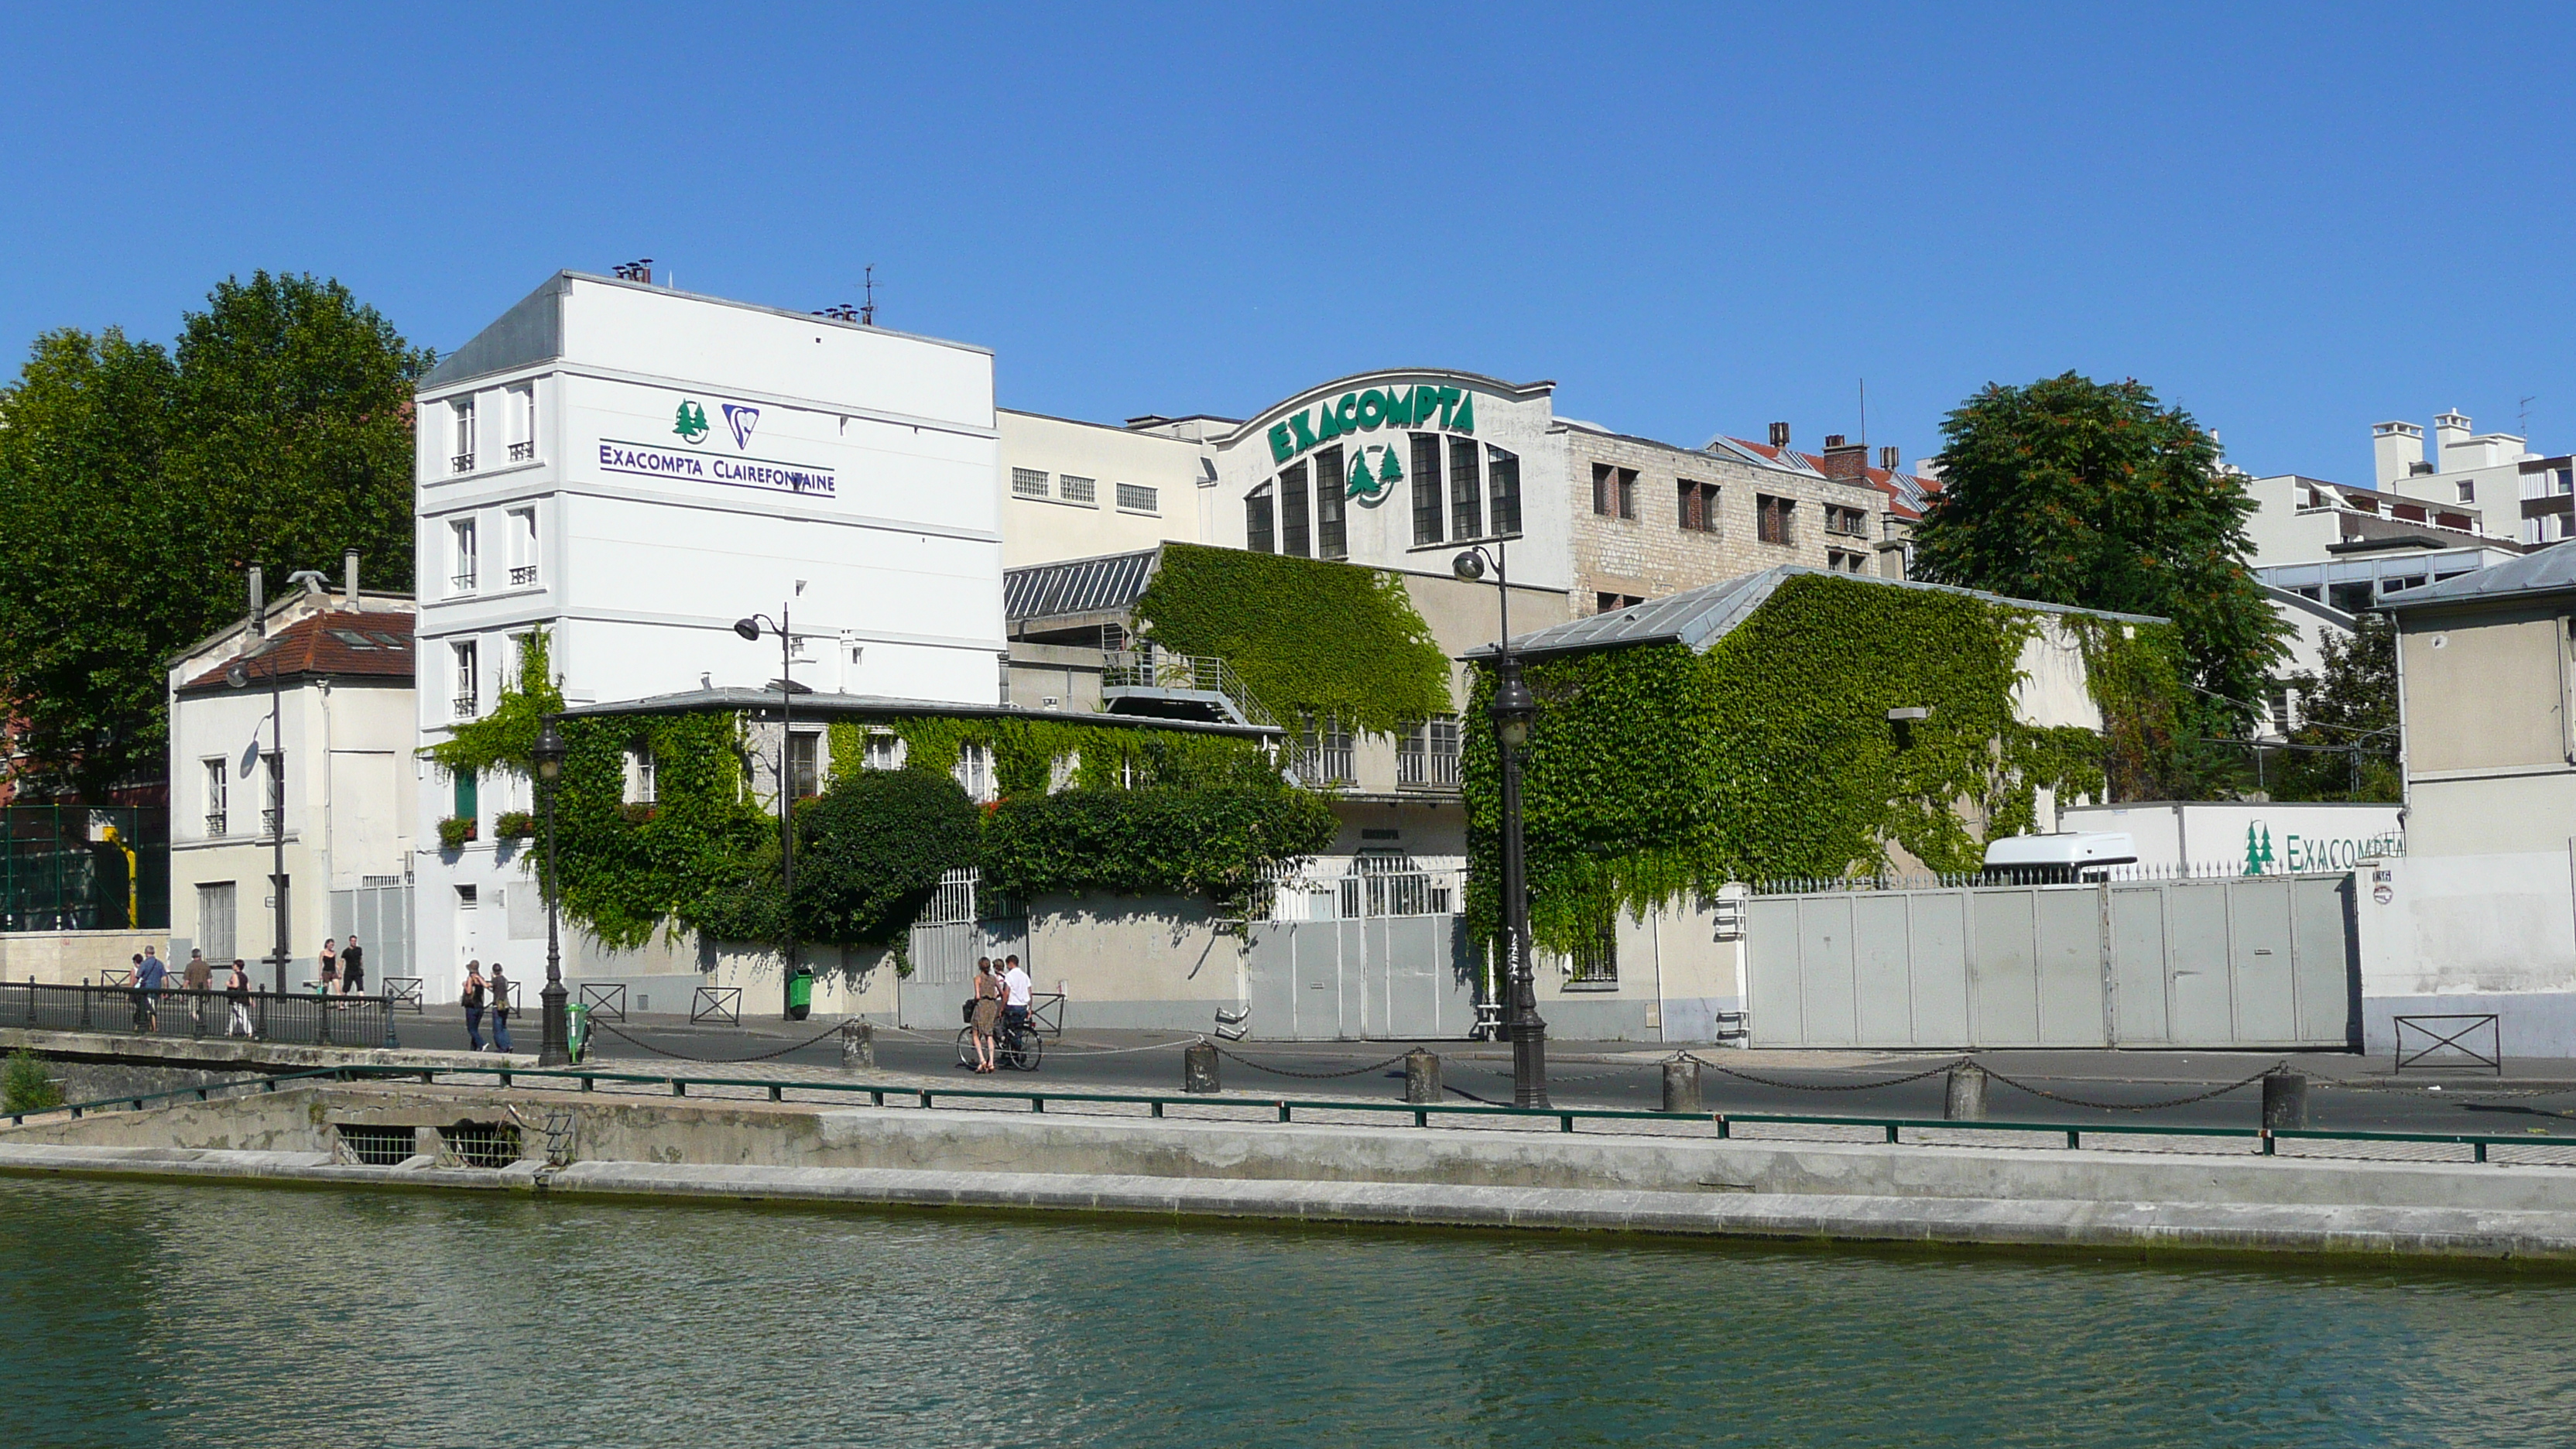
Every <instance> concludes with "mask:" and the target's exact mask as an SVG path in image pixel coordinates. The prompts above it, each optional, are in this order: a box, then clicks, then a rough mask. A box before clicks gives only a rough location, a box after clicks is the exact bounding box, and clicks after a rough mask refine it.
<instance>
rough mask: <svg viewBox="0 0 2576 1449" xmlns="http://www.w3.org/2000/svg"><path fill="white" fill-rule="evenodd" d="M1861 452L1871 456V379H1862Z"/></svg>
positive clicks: (1865, 455) (1863, 454) (1865, 456)
mask: <svg viewBox="0 0 2576 1449" xmlns="http://www.w3.org/2000/svg"><path fill="white" fill-rule="evenodd" d="M1860 452H1861V456H1862V457H1863V458H1867V457H1868V456H1869V379H1868V378H1865V377H1864V378H1862V379H1861V380H1860Z"/></svg>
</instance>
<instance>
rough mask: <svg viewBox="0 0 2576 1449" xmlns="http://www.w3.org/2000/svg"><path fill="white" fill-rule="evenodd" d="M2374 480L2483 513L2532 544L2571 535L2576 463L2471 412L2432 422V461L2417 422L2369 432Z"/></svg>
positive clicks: (2497, 527) (2502, 531)
mask: <svg viewBox="0 0 2576 1449" xmlns="http://www.w3.org/2000/svg"><path fill="white" fill-rule="evenodd" d="M2370 431H2371V452H2372V461H2373V464H2374V465H2375V466H2374V472H2375V473H2376V481H2377V482H2378V484H2379V486H2380V487H2381V488H2382V489H2385V490H2387V491H2389V492H2393V493H2399V494H2403V495H2405V496H2407V497H2411V498H2421V499H2425V500H2428V501H2430V502H2433V503H2437V504H2445V505H2449V506H2452V507H2461V506H2475V507H2478V508H2482V509H2485V510H2486V511H2487V516H2488V517H2489V518H2490V519H2493V520H2495V522H2494V523H2493V524H2492V525H2491V531H2492V532H2494V533H2496V534H2498V535H2500V536H2502V537H2506V538H2511V539H2515V540H2517V541H2519V542H2521V543H2523V544H2526V545H2537V544H2544V543H2556V542H2558V541H2559V540H2560V539H2563V538H2566V537H2568V536H2569V533H2570V509H2571V508H2576V459H2571V458H2570V457H2568V456H2567V455H2566V454H2559V455H2557V456H2554V457H2543V456H2542V455H2540V454H2538V453H2535V452H2533V451H2531V449H2530V447H2529V445H2528V444H2526V443H2525V441H2524V440H2523V439H2521V438H2519V437H2516V436H2515V435H2513V434H2511V433H2481V432H2477V431H2475V430H2474V429H2472V428H2471V427H2470V425H2469V420H2468V418H2467V416H2466V415H2465V414H2462V413H2460V412H2457V411H2453V412H2447V413H2443V414H2442V415H2440V416H2439V417H2436V418H2435V419H2433V442H2434V448H2435V452H2434V456H2433V457H2431V458H2427V457H2426V456H2425V455H2424V430H2423V429H2422V428H2419V427H2417V426H2415V425H2414V424H2413V423H2397V422H2390V423H2380V424H2377V425H2375V426H2374V427H2372V428H2371V430H2370Z"/></svg>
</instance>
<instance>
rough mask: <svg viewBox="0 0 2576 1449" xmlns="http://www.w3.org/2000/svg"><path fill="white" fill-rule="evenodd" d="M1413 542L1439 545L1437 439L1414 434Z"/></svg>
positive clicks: (1438, 455) (1438, 453)
mask: <svg viewBox="0 0 2576 1449" xmlns="http://www.w3.org/2000/svg"><path fill="white" fill-rule="evenodd" d="M1412 486H1413V542H1414V544H1415V546H1417V547H1419V546H1420V545H1422V544H1426V543H1438V542H1439V541H1440V435H1439V434H1437V433H1415V434H1413V479H1412Z"/></svg>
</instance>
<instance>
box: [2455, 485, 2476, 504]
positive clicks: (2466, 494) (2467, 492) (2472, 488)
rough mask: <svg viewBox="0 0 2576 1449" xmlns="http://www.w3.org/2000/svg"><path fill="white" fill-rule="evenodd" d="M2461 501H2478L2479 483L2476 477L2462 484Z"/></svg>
mask: <svg viewBox="0 0 2576 1449" xmlns="http://www.w3.org/2000/svg"><path fill="white" fill-rule="evenodd" d="M2459 501H2460V502H2462V503H2475V502H2477V501H2478V485H2477V481H2476V480H2475V479H2471V480H2469V481H2468V482H2465V483H2462V484H2461V485H2460V497H2459Z"/></svg>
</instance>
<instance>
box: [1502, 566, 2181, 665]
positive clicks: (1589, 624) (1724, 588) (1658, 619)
mask: <svg viewBox="0 0 2576 1449" xmlns="http://www.w3.org/2000/svg"><path fill="white" fill-rule="evenodd" d="M1799 574H1814V575H1816V576H1818V577H1819V578H1828V579H1843V580H1847V581H1849V582H1851V583H1855V584H1874V585H1876V586H1878V587H1880V588H1885V589H1924V590H1928V591H1930V592H1932V593H1937V594H1965V595H1967V596H1968V597H1970V598H1976V599H1986V600H1990V601H1992V602H1994V603H1998V604H2010V605H2012V606H2013V607H2014V608H2016V609H2029V610H2032V611H2033V612H2036V613H2043V614H2090V615H2092V616H2093V617H2095V618H2097V619H2118V620H2122V621H2124V622H2129V623H2139V624H2161V623H2164V622H2165V621H2164V620H2163V619H2160V618H2157V617H2156V616H2154V615H2152V614H2115V613H2112V612H2110V611H2108V610H2104V609H2078V608H2074V607H2072V606H2070V605H2066V604H2043V603H2039V602H2037V601H2035V600H2031V599H2008V598H2006V597H2004V596H2003V595H2001V594H1990V593H1987V592H1986V591H1984V590H1983V589H1961V588H1953V587H1952V586H1950V585H1948V584H1925V583H1917V582H1915V581H1914V580H1912V579H1882V578H1877V577H1874V576H1872V575H1869V574H1846V573H1834V572H1831V571H1829V570H1826V569H1815V568H1808V567H1806V566H1805V565H1803V564H1783V565H1781V566H1779V567H1777V568H1769V569H1764V570H1763V571H1762V572H1760V573H1758V574H1746V575H1744V576H1743V577H1741V578H1734V579H1728V580H1727V581H1725V582H1724V583H1717V584H1710V585H1708V586H1707V587H1705V588H1698V589H1690V590H1687V591H1685V592H1683V593H1678V594H1671V595H1667V596H1666V597H1664V598H1660V599H1649V600H1647V601H1646V602H1644V603H1642V604H1637V605H1634V606H1631V607H1629V608H1625V609H1620V610H1617V611H1615V612H1612V613H1607V614H1594V615H1591V616H1590V617H1588V618H1582V619H1572V620H1568V621H1567V622H1565V623H1562V624H1554V625H1550V626H1549V627H1547V628H1545V629H1541V630H1538V631H1537V632H1535V633H1531V634H1523V635H1520V636H1518V637H1516V638H1514V639H1513V640H1512V652H1513V653H1515V654H1524V655H1528V654H1570V653H1573V652H1575V651H1576V650H1581V649H1615V648H1623V647H1626V646H1628V645H1632V644H1684V645H1687V646H1689V648H1690V650H1691V652H1692V653H1694V654H1705V653H1707V652H1708V651H1709V649H1710V648H1711V647H1712V646H1714V645H1715V644H1716V643H1717V641H1718V640H1720V639H1723V638H1725V637H1726V636H1727V635H1728V634H1729V633H1731V632H1733V631H1734V629H1735V626H1736V625H1738V624H1741V623H1743V622H1744V621H1745V620H1746V619H1747V618H1750V617H1751V616H1752V614H1753V611H1754V610H1756V609H1759V608H1761V607H1762V605H1763V604H1764V603H1765V602H1767V601H1768V600H1769V599H1770V597H1771V595H1772V594H1773V593H1775V592H1777V591H1778V590H1779V587H1780V585H1781V584H1783V583H1785V582H1787V581H1788V580H1789V579H1791V578H1793V577H1795V576H1796V575H1799ZM1494 652H1495V651H1494V646H1492V645H1490V644H1487V645H1484V646H1481V647H1479V648H1476V649H1471V650H1469V651H1467V653H1466V655H1465V656H1464V657H1466V658H1469V659H1484V658H1490V657H1492V655H1493V654H1494Z"/></svg>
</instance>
